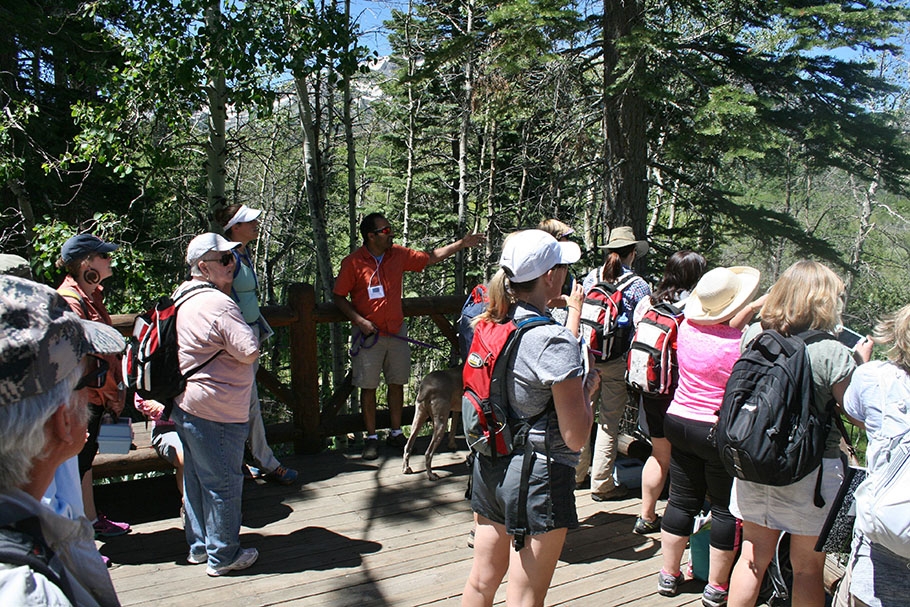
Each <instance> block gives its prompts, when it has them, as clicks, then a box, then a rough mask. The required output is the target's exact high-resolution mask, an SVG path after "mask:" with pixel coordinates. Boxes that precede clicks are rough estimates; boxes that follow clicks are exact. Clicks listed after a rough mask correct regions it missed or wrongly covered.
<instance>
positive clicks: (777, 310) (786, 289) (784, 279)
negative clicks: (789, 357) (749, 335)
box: [761, 259, 844, 335]
mask: <svg viewBox="0 0 910 607" xmlns="http://www.w3.org/2000/svg"><path fill="white" fill-rule="evenodd" d="M843 294H844V283H843V281H842V280H841V279H840V278H839V277H838V276H837V274H835V273H834V272H833V271H831V269H830V268H828V267H827V266H825V265H822V264H820V263H818V262H817V261H810V260H808V259H802V260H800V261H797V262H796V263H794V264H793V265H792V266H790V267H789V268H787V269H786V271H784V273H783V274H782V275H781V277H780V278H779V279H778V281H777V282H776V283H774V286H772V287H771V290H770V291H768V298H767V299H766V300H765V305H764V306H763V307H762V311H761V316H762V321H761V324H762V327H764V328H765V329H774V330H775V331H777V332H779V333H781V334H783V335H794V334H796V333H801V332H803V331H807V330H809V329H817V330H820V331H833V330H834V329H835V328H836V327H837V326H838V325H839V324H840V323H841V311H842V308H843V302H842V300H841V297H842V296H843Z"/></svg>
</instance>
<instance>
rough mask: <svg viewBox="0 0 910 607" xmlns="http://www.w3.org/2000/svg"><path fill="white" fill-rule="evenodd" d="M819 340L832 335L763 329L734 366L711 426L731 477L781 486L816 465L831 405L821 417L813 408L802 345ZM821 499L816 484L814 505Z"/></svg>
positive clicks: (828, 420) (810, 379) (827, 428)
mask: <svg viewBox="0 0 910 607" xmlns="http://www.w3.org/2000/svg"><path fill="white" fill-rule="evenodd" d="M822 339H833V337H831V336H830V335H828V334H827V333H823V332H821V331H809V332H806V333H803V334H800V335H793V336H790V337H786V336H784V335H781V334H780V333H778V332H777V331H771V330H766V331H762V332H761V333H760V334H759V335H758V336H757V337H756V338H755V339H754V340H752V342H751V343H750V344H749V345H748V347H747V348H746V350H745V351H744V352H743V353H742V356H740V358H739V360H737V361H736V364H734V365H733V371H732V372H731V374H730V379H729V380H727V387H726V390H725V391H724V400H723V404H722V405H721V408H720V412H719V415H718V420H717V425H716V426H715V429H714V436H715V440H716V443H717V449H718V451H719V453H720V458H721V460H722V461H723V463H724V467H725V468H726V470H727V472H728V473H729V474H730V475H731V476H733V477H735V478H739V479H742V480H746V481H751V482H754V483H760V484H762V485H773V486H778V487H780V486H784V485H790V484H792V483H795V482H796V481H798V480H800V479H802V478H803V477H805V476H806V475H807V474H809V473H810V472H811V471H812V470H814V469H815V468H817V467H819V464H821V461H822V455H823V454H824V451H825V437H826V436H827V435H828V431H829V429H830V427H831V411H832V408H831V403H828V407H827V411H826V413H825V415H824V417H819V416H818V415H817V413H816V412H815V408H814V402H815V392H814V386H813V382H812V368H811V366H810V363H809V355H808V352H807V350H806V344H809V343H814V342H816V341H820V340H822ZM820 481H821V470H819V482H820ZM820 499H821V495H820V486H819V485H817V486H816V505H818V502H819V500H820ZM823 504H824V501H822V505H823Z"/></svg>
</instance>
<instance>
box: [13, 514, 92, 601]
mask: <svg viewBox="0 0 910 607" xmlns="http://www.w3.org/2000/svg"><path fill="white" fill-rule="evenodd" d="M4 508H8V511H6V512H4V514H3V516H2V517H0V563H6V564H9V565H17V566H22V565H25V566H28V567H29V568H30V569H32V571H35V572H37V573H40V574H41V575H43V576H44V577H45V578H46V579H47V580H48V581H49V582H51V583H52V584H54V585H55V586H57V587H58V588H60V590H61V591H62V592H63V594H64V595H66V598H67V599H69V601H70V603H72V604H73V605H75V604H76V597H75V595H74V594H73V589H72V587H71V586H70V583H69V579H68V578H67V574H66V571H65V570H64V569H63V566H62V565H61V563H60V561H59V560H58V559H54V551H53V550H51V548H50V546H48V545H47V542H46V541H45V540H44V535H43V534H42V533H41V523H40V521H39V520H38V517H37V516H35V515H32V514H29V513H28V512H27V511H25V510H24V509H22V508H20V507H19V506H16V505H7V506H5V507H4Z"/></svg>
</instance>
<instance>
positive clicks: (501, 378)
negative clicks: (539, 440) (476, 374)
mask: <svg viewBox="0 0 910 607" xmlns="http://www.w3.org/2000/svg"><path fill="white" fill-rule="evenodd" d="M511 322H515V330H514V331H512V334H511V335H509V338H508V339H507V340H506V342H505V343H504V344H503V346H502V352H501V353H500V355H499V357H498V358H497V359H496V364H495V365H494V367H493V377H494V378H495V379H496V380H498V381H496V382H495V385H496V386H497V387H499V388H502V386H504V384H505V378H506V375H507V374H508V372H509V367H510V366H511V363H512V361H513V360H514V359H515V353H516V352H517V350H518V342H519V341H520V340H521V338H522V336H524V334H525V333H527V332H528V331H529V330H530V329H533V328H534V327H540V326H542V325H550V324H556V321H555V320H553V319H552V318H550V317H549V316H529V317H528V318H523V319H521V320H520V321H518V322H516V321H514V320H513V321H511ZM500 363H501V364H500ZM502 399H503V400H502V402H504V403H505V404H506V406H507V408H508V410H510V411H511V405H509V403H508V393H507V392H506V391H505V390H503V393H502ZM552 406H553V399H550V402H549V403H547V406H546V407H545V408H544V410H543V411H541V412H540V413H538V414H537V415H534V416H532V417H530V418H528V420H527V421H528V422H529V423H532V424H533V423H534V422H536V421H537V420H538V419H540V418H541V417H542V416H543V415H544V414H546V413H547V412H548V411H549V410H550V409H551V408H552Z"/></svg>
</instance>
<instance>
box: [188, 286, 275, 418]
mask: <svg viewBox="0 0 910 607" xmlns="http://www.w3.org/2000/svg"><path fill="white" fill-rule="evenodd" d="M196 284H199V282H198V281H188V282H185V283H184V284H182V285H180V287H179V288H178V289H177V292H178V293H179V292H180V291H182V290H184V289H186V288H188V287H190V286H193V285H196ZM177 343H178V344H179V346H180V351H179V359H180V371H181V372H182V373H187V372H189V371H190V370H192V369H194V368H196V367H198V366H199V365H201V364H202V363H204V362H205V361H207V360H209V359H210V358H211V357H212V356H214V355H215V354H216V353H217V352H219V351H221V350H224V352H222V353H221V354H219V355H218V356H217V357H216V358H215V359H214V360H212V361H211V362H210V363H208V364H207V365H206V366H205V367H203V368H202V369H200V370H199V371H197V372H196V373H195V374H194V375H192V376H191V377H190V378H188V379H187V382H186V392H184V393H183V394H181V395H180V396H178V397H177V398H176V399H175V404H176V405H177V406H178V407H180V408H181V409H183V410H184V411H186V412H187V413H190V414H192V415H195V416H196V417H201V418H203V419H207V420H210V421H215V422H220V423H245V422H246V421H248V420H249V416H250V394H251V392H252V389H253V382H254V381H255V376H254V374H253V363H254V362H255V361H256V357H258V356H259V340H258V339H257V338H256V335H255V334H254V333H253V330H252V329H250V326H249V325H248V324H247V323H246V321H245V320H243V314H241V312H240V308H239V307H238V306H237V304H236V303H235V302H234V300H233V299H231V298H230V296H228V295H225V294H224V293H222V292H221V291H218V290H217V289H202V290H200V291H199V292H197V293H196V294H194V295H193V296H191V297H190V298H189V299H187V300H186V301H185V302H184V303H183V304H182V305H181V306H180V309H179V311H178V313H177Z"/></svg>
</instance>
